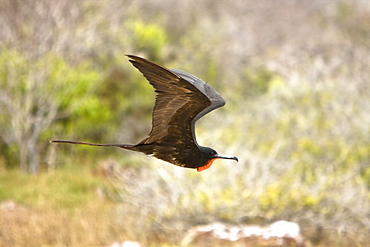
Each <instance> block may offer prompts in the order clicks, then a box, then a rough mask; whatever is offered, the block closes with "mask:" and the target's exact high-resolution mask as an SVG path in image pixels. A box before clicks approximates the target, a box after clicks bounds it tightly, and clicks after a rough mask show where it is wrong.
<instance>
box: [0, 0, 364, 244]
mask: <svg viewBox="0 0 370 247" xmlns="http://www.w3.org/2000/svg"><path fill="white" fill-rule="evenodd" d="M0 30H1V31H0V32H1V36H0V126H1V128H0V137H1V138H0V150H1V151H0V173H1V175H0V177H1V180H0V200H1V201H6V200H14V201H16V202H17V203H19V204H21V205H23V206H25V207H26V208H25V209H24V211H22V210H19V212H18V214H19V216H18V217H17V216H15V215H13V216H10V215H6V214H4V213H3V212H0V214H3V216H4V217H2V218H3V220H4V222H6V223H7V227H6V228H5V227H4V224H5V223H4V222H3V223H4V224H2V225H1V226H0V239H2V241H3V242H0V244H2V245H8V246H9V245H14V246H18V245H22V243H32V244H33V245H35V246H40V245H62V246H64V245H74V246H75V245H91V244H98V245H107V244H109V243H111V242H114V241H116V240H117V241H118V240H122V241H123V240H125V239H136V240H139V241H140V242H142V243H144V244H146V245H149V244H150V243H158V242H160V243H162V244H169V245H172V244H176V243H178V242H179V240H180V239H181V237H182V236H183V235H184V232H185V231H186V229H188V228H189V227H190V226H193V225H196V224H201V223H207V222H212V221H216V220H223V221H228V222H232V223H256V221H257V223H266V222H271V221H273V220H277V219H285V220H291V221H296V222H298V223H299V224H300V225H301V227H302V228H303V230H304V233H306V235H307V236H308V237H309V238H310V240H311V242H312V243H313V244H315V245H323V246H325V245H327V244H328V243H329V244H330V245H334V243H335V245H337V246H347V243H348V242H347V243H346V241H350V242H351V243H353V242H355V243H356V244H358V245H361V243H363V242H364V241H366V239H369V229H370V215H369V212H370V203H369V199H370V193H369V186H370V168H369V163H370V162H369V160H370V114H369V112H370V93H369V92H370V84H369V81H368V80H369V79H368V78H370V70H369V64H370V39H369V35H370V5H369V3H368V1H361V0H357V1H349V0H341V1H329V0H314V1H308V0H307V1H306V0H305V1H290V0H282V1H250V0H235V1H232V2H227V3H226V1H211V0H207V1H201V2H199V1H195V0H191V1H177V0H170V1H163V0H155V1H144V0H140V1H134V2H133V1H114V0H103V1H89V0H83V1H72V0H59V1H46V0H41V1H40V0H37V1H36V0H31V1H18V0H1V1H0ZM125 54H136V55H141V56H143V57H146V58H148V59H150V60H153V61H155V62H158V63H160V64H162V65H164V66H166V67H169V68H179V69H182V70H185V71H188V72H190V73H192V74H194V75H197V76H198V77H200V78H202V79H203V80H204V81H206V82H208V83H209V84H211V85H212V86H213V87H214V88H216V90H217V91H218V92H220V93H221V94H222V95H223V97H224V98H225V99H226V101H227V105H226V106H225V107H223V108H221V109H219V110H217V111H215V112H213V113H212V114H210V115H209V116H207V117H206V118H204V119H202V120H200V121H199V123H198V124H197V135H198V141H199V142H200V143H201V144H202V145H204V146H212V147H214V148H215V149H216V150H218V151H219V152H220V153H224V154H229V155H235V156H238V158H239V160H240V162H239V163H238V164H234V163H232V162H227V161H225V162H222V161H218V162H216V164H215V165H214V166H213V167H212V168H211V169H210V170H207V171H206V172H203V173H200V174H199V173H196V172H194V171H193V170H186V169H180V168H177V167H174V166H170V165H167V164H165V163H163V162H161V161H157V160H154V159H148V158H146V157H144V156H142V155H140V154H137V153H130V152H125V151H122V150H116V149H100V148H91V147H78V146H59V145H58V146H57V145H49V144H48V140H49V139H72V140H85V141H94V142H123V143H135V142H138V141H139V140H141V139H143V138H144V137H145V136H146V135H147V133H148V132H149V130H150V119H151V109H152V105H153V101H154V93H153V90H152V88H151V86H150V85H149V84H148V83H147V82H146V81H145V79H144V78H143V77H142V76H141V74H140V73H139V72H138V71H136V70H135V69H134V68H133V67H132V66H131V65H130V64H129V63H128V62H127V58H126V57H125ZM220 119H222V121H220ZM20 171H22V172H20ZM24 172H26V173H24ZM27 173H29V174H27ZM31 174H33V175H31ZM102 198H103V199H102ZM22 212H24V213H22ZM41 212H42V213H41ZM57 212H58V213H57ZM26 215H32V217H34V220H29V221H28V223H27V227H29V229H39V230H38V233H39V234H40V235H43V234H46V231H47V229H48V231H49V233H48V236H49V237H48V238H37V236H38V235H37V234H34V235H28V234H23V235H22V234H19V233H22V232H24V231H25V230H24V229H22V227H20V226H22V224H21V223H20V221H21V219H22V217H26ZM8 217H11V218H10V219H11V220H8V219H9V218H8ZM51 218H56V219H59V222H61V225H58V224H57V223H55V225H50V219H51ZM261 218H262V219H263V220H261ZM37 219H38V220H37ZM96 219H98V220H96ZM257 219H259V220H257ZM63 222H64V223H63ZM66 222H71V224H70V227H68V228H65V227H64V228H63V227H62V226H65V224H67V223H66ZM84 222H85V223H84ZM61 228H63V229H64V230H63V231H60V229H61ZM50 229H55V230H51V232H50ZM33 231H34V230H33ZM78 232H80V233H81V234H79V233H78ZM98 232H100V234H98V235H99V236H96V235H97V234H96V233H98ZM20 235H21V236H22V237H20ZM4 236H7V237H6V238H5V237H4ZM43 241H44V242H43Z"/></svg>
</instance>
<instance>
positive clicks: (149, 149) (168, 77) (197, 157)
mask: <svg viewBox="0 0 370 247" xmlns="http://www.w3.org/2000/svg"><path fill="white" fill-rule="evenodd" d="M127 56H128V57H129V61H130V62H131V63H132V64H133V65H134V66H135V67H136V68H137V69H138V70H139V71H140V72H141V73H142V74H143V75H144V77H145V78H146V79H147V80H148V81H149V83H150V84H151V85H152V86H153V87H154V89H155V92H156V93H157V95H156V99H155V104H154V109H153V114H152V129H151V131H150V133H149V135H148V137H146V138H145V139H144V140H142V141H141V142H139V143H137V144H134V145H131V144H100V143H89V142H78V141H64V140H52V141H50V143H68V144H82V145H90V146H105V147H120V148H124V149H128V150H132V151H137V152H142V153H145V154H147V155H150V156H154V157H155V158H158V159H161V160H164V161H167V162H169V163H171V164H174V165H177V166H181V167H186V168H194V169H197V171H198V172H200V171H204V170H206V169H208V168H209V167H210V166H211V165H212V163H213V161H214V160H216V159H233V160H236V161H238V158H236V157H231V156H223V155H220V154H218V153H217V152H216V151H215V150H213V149H212V148H209V147H202V146H199V145H198V143H197V140H196V137H195V130H194V128H195V122H196V121H197V120H198V119H199V118H201V117H202V116H204V115H205V114H207V113H208V112H210V111H212V110H214V109H216V108H219V107H221V106H223V105H225V100H224V99H223V98H222V97H221V96H220V95H219V94H218V93H217V92H216V90H214V89H213V88H212V87H211V86H210V85H208V84H207V83H205V82H203V81H202V80H200V79H198V78H197V77H195V76H193V75H191V74H189V73H187V72H184V71H181V70H177V69H167V68H165V67H163V66H160V65H158V64H156V63H153V62H151V61H148V60H146V59H144V58H141V57H138V56H134V55H127Z"/></svg>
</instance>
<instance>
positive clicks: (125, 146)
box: [49, 140, 135, 150]
mask: <svg viewBox="0 0 370 247" xmlns="http://www.w3.org/2000/svg"><path fill="white" fill-rule="evenodd" d="M49 142H50V143H63V144H79V145H89V146H99V147H119V148H125V149H130V150H135V148H134V145H130V144H102V143H91V142H77V141H64V140H51V141H49Z"/></svg>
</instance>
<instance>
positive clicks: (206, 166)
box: [197, 159, 215, 172]
mask: <svg viewBox="0 0 370 247" xmlns="http://www.w3.org/2000/svg"><path fill="white" fill-rule="evenodd" d="M213 161H215V159H211V160H210V161H208V163H207V164H206V165H204V166H201V167H198V168H197V171H198V172H201V171H204V170H207V169H208V168H210V167H211V165H212V163H213Z"/></svg>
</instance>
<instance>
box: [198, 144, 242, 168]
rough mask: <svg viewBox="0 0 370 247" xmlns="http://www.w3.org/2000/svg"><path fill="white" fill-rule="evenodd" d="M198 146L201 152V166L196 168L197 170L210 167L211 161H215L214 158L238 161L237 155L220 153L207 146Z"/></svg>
mask: <svg viewBox="0 0 370 247" xmlns="http://www.w3.org/2000/svg"><path fill="white" fill-rule="evenodd" d="M199 148H200V153H201V163H200V164H201V166H199V167H198V168H197V171H198V172H201V171H204V170H207V169H208V168H210V167H211V165H212V163H213V161H215V160H216V159H229V160H236V161H237V162H238V158H237V157H233V156H223V155H220V154H218V153H217V152H216V151H215V150H213V149H212V148H207V147H199Z"/></svg>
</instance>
